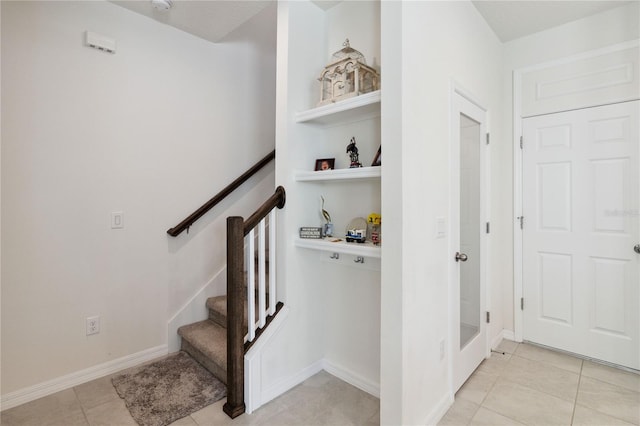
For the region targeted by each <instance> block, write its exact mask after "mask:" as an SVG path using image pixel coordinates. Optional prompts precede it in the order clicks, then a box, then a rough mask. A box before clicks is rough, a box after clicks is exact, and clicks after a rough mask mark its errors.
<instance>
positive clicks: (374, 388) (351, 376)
mask: <svg viewBox="0 0 640 426" xmlns="http://www.w3.org/2000/svg"><path fill="white" fill-rule="evenodd" d="M322 367H323V369H324V370H325V371H326V372H327V373H329V374H331V375H333V376H336V377H337V378H338V379H340V380H342V381H344V382H347V383H349V384H350V385H353V386H355V387H357V388H358V389H360V390H363V391H365V392H366V393H368V394H370V395H373V396H375V397H376V398H380V383H374V382H372V381H371V380H369V379H366V378H364V377H362V376H361V375H359V374H357V373H354V372H353V371H351V370H349V369H348V368H345V367H343V366H341V365H338V364H335V363H334V362H332V361H331V360H329V359H326V358H325V359H323V360H322Z"/></svg>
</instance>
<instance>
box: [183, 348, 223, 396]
mask: <svg viewBox="0 0 640 426" xmlns="http://www.w3.org/2000/svg"><path fill="white" fill-rule="evenodd" d="M181 349H182V350H183V351H185V352H186V353H188V354H189V355H191V357H192V358H193V359H195V360H196V361H198V362H199V363H200V364H201V365H202V366H203V367H204V368H206V369H207V370H209V372H210V373H211V374H213V375H214V376H215V377H216V378H217V379H218V380H220V381H221V382H222V383H224V384H225V385H226V384H227V370H226V369H224V368H222V367H221V366H219V365H218V364H216V363H215V362H213V361H212V360H211V359H209V358H207V356H205V355H204V354H203V353H202V352H200V351H199V350H198V349H196V348H195V347H194V346H193V345H191V344H190V343H189V342H187V341H186V340H185V339H182V347H181Z"/></svg>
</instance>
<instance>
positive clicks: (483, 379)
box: [0, 340, 640, 426]
mask: <svg viewBox="0 0 640 426" xmlns="http://www.w3.org/2000/svg"><path fill="white" fill-rule="evenodd" d="M498 349H499V350H501V351H504V352H505V354H504V355H501V354H498V353H493V354H492V356H491V358H489V359H487V360H485V361H484V362H483V363H482V364H481V365H480V367H478V369H477V370H476V371H475V372H474V373H473V375H472V376H471V377H470V378H469V380H468V381H467V382H466V383H465V384H464V385H463V386H462V388H461V389H460V390H459V391H458V393H457V394H456V401H455V403H454V404H453V406H452V407H451V408H450V409H449V411H448V412H447V414H446V415H445V416H444V417H443V418H442V420H441V421H440V423H439V424H440V425H491V426H499V425H522V424H525V425H545V426H547V425H597V426H609V425H612V426H613V425H640V375H638V374H634V373H630V372H626V371H622V370H618V369H615V368H611V367H607V366H603V365H600V364H596V363H593V362H590V361H583V360H582V359H578V358H574V357H571V356H568V355H565V354H561V353H557V352H552V351H549V350H546V349H543V348H540V347H537V346H533V345H529V344H518V343H514V342H510V341H506V340H505V341H503V342H502V344H501V345H500V346H499V348H498ZM222 404H224V399H223V400H221V401H218V402H216V403H215V404H212V405H210V406H208V407H205V408H203V409H202V410H200V411H198V412H196V413H193V414H192V415H191V416H188V417H185V418H183V419H180V420H178V421H176V422H175V423H174V424H173V426H198V425H200V426H205V425H230V424H233V425H278V426H280V425H283V426H285V425H300V426H306V425H332V426H333V425H335V426H338V425H365V426H366V425H377V424H379V423H380V403H379V401H378V399H376V398H374V397H372V396H371V395H369V394H367V393H365V392H362V391H360V390H359V389H356V388H354V387H353V386H351V385H349V384H347V383H345V382H343V381H341V380H339V379H337V378H335V377H334V376H332V375H330V374H328V373H326V372H320V373H318V374H316V375H315V376H313V377H311V378H310V379H308V380H306V381H305V382H304V383H302V384H300V385H298V386H296V387H295V388H293V389H292V390H290V391H289V392H287V393H286V394H284V395H282V396H280V397H279V398H277V399H275V400H273V401H272V402H270V403H269V404H266V405H265V406H263V407H261V408H260V409H259V410H256V411H255V412H254V413H253V414H250V415H247V414H244V415H242V416H240V417H238V418H237V419H235V420H233V421H231V419H229V418H228V417H227V416H226V415H225V414H224V413H223V412H222ZM0 424H1V425H2V426H10V425H20V426H48V425H51V426H75V425H85V426H86V425H91V426H98V425H105V426H127V425H132V426H135V422H134V421H133V419H132V418H131V416H130V415H129V412H128V411H127V409H126V407H125V406H124V403H123V402H122V400H121V399H120V398H119V397H118V395H117V394H116V393H115V390H114V389H113V386H111V382H110V378H108V377H106V378H102V379H98V380H95V381H93V382H89V383H86V384H83V385H80V386H76V387H75V388H73V389H68V390H66V391H62V392H59V393H57V394H54V395H50V396H48V397H45V398H42V399H39V400H37V401H33V402H30V403H27V404H24V405H21V406H19V407H15V408H12V409H10V410H6V411H4V412H2V414H1V415H0Z"/></svg>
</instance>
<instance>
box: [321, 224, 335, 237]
mask: <svg viewBox="0 0 640 426" xmlns="http://www.w3.org/2000/svg"><path fill="white" fill-rule="evenodd" d="M323 231H324V236H325V237H332V236H333V223H325V224H324V229H323Z"/></svg>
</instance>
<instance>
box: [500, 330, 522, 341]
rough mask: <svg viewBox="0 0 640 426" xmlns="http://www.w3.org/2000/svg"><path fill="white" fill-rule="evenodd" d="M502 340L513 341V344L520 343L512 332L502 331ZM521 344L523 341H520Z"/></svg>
mask: <svg viewBox="0 0 640 426" xmlns="http://www.w3.org/2000/svg"><path fill="white" fill-rule="evenodd" d="M502 338H503V339H505V340H511V341H512V342H518V340H516V336H515V334H513V331H511V330H502ZM520 342H522V340H520Z"/></svg>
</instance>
